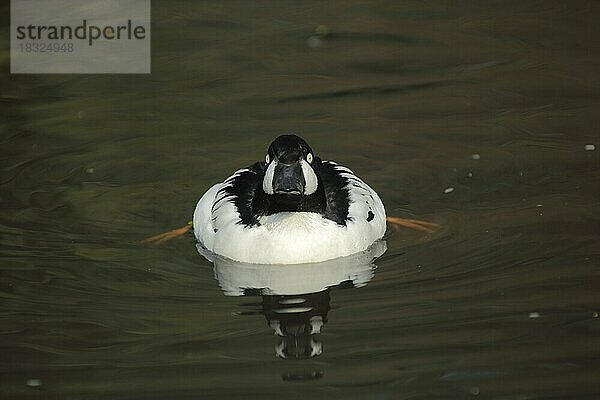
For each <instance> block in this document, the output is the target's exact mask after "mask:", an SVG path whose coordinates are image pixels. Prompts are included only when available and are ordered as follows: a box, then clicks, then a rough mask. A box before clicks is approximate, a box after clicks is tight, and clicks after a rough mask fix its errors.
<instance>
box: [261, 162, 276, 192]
mask: <svg viewBox="0 0 600 400" xmlns="http://www.w3.org/2000/svg"><path fill="white" fill-rule="evenodd" d="M275 165H277V161H275V160H273V162H271V164H269V166H268V167H267V172H265V177H264V178H263V190H264V192H265V193H266V194H273V175H274V174H275Z"/></svg>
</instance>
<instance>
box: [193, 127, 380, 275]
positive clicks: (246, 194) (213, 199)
mask: <svg viewBox="0 0 600 400" xmlns="http://www.w3.org/2000/svg"><path fill="white" fill-rule="evenodd" d="M385 229H386V224H385V208H384V206H383V203H382V202H381V199H380V198H379V196H378V195H377V193H376V192H375V191H374V190H373V189H371V188H370V187H369V186H368V185H367V184H366V183H364V182H363V181H362V180H361V179H360V178H358V177H357V176H356V175H354V173H353V172H352V171H351V170H350V169H348V168H346V167H343V166H341V165H338V164H336V163H334V162H332V161H322V160H321V159H320V158H319V157H316V156H315V155H314V153H313V150H312V149H311V148H310V146H309V145H308V144H307V143H306V142H305V141H304V140H303V139H302V138H300V137H298V136H296V135H282V136H279V137H278V138H276V139H275V140H274V141H273V143H271V145H270V146H269V149H268V152H267V155H266V157H265V161H264V162H257V163H255V164H253V165H251V166H249V167H247V168H243V169H240V170H238V171H236V172H235V173H234V174H233V175H232V176H230V177H229V178H227V179H226V180H225V181H224V182H222V183H218V184H216V185H214V186H213V187H211V188H210V189H209V190H208V191H207V192H206V193H205V194H204V195H203V196H202V198H201V199H200V201H199V202H198V204H197V206H196V210H195V211H194V232H195V235H196V238H197V239H198V241H199V242H200V243H201V244H202V246H204V247H205V248H206V249H207V250H210V251H212V252H214V253H216V254H220V255H222V256H225V257H228V258H231V259H233V260H238V261H243V262H248V263H257V264H299V263H307V262H318V261H324V260H329V259H333V258H337V257H342V256H347V255H350V254H353V253H357V252H359V251H363V250H365V249H367V248H368V247H369V246H370V245H371V244H373V243H374V242H375V241H376V240H378V239H381V238H382V237H383V235H384V233H385Z"/></svg>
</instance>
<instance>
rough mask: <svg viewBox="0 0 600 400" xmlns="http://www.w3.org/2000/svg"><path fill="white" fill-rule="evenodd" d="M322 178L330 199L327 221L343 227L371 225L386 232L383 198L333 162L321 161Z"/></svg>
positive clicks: (326, 212)
mask: <svg viewBox="0 0 600 400" xmlns="http://www.w3.org/2000/svg"><path fill="white" fill-rule="evenodd" d="M320 175H321V180H322V182H323V186H324V189H325V197H326V199H327V208H326V211H325V217H326V218H329V219H331V220H333V221H335V222H337V223H338V224H341V225H348V224H351V223H358V224H369V225H374V226H382V227H383V229H384V230H385V208H384V206H383V203H382V202H381V199H380V198H379V196H378V195H377V193H376V192H375V191H374V190H373V189H371V187H369V185H367V184H366V183H365V182H363V180H362V179H360V178H359V177H358V176H356V175H355V174H354V172H352V170H350V169H349V168H346V167H344V166H342V165H339V164H337V163H335V162H333V161H322V162H321V168H320Z"/></svg>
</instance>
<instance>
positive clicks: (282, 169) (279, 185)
mask: <svg viewBox="0 0 600 400" xmlns="http://www.w3.org/2000/svg"><path fill="white" fill-rule="evenodd" d="M304 184H305V183H304V175H303V174H302V165H300V163H299V162H295V163H293V164H283V163H279V164H277V165H276V166H275V173H274V174H273V192H274V193H276V194H289V195H298V194H301V193H302V192H303V191H304Z"/></svg>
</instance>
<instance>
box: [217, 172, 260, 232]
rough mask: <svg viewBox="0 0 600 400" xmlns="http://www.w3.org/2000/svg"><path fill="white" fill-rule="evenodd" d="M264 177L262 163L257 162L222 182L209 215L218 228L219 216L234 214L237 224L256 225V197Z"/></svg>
mask: <svg viewBox="0 0 600 400" xmlns="http://www.w3.org/2000/svg"><path fill="white" fill-rule="evenodd" d="M264 175H265V166H264V163H260V162H257V163H255V164H253V165H251V166H249V167H247V168H243V169H240V170H238V171H236V172H235V173H234V174H233V175H231V176H230V177H229V178H227V179H226V180H225V181H224V182H223V186H222V187H221V188H220V189H219V190H218V191H217V193H216V196H215V201H214V203H213V205H212V209H211V214H212V219H213V221H214V222H215V225H216V226H218V220H219V218H220V214H224V213H225V214H229V213H231V212H234V213H235V214H236V218H237V221H235V222H236V223H238V224H243V225H247V226H251V225H256V224H258V220H257V217H256V207H257V204H256V197H257V196H256V195H257V193H259V188H260V187H261V186H262V181H263V178H264Z"/></svg>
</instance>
